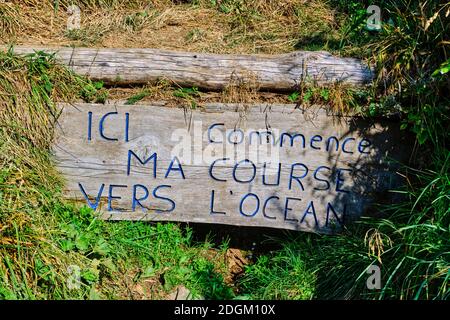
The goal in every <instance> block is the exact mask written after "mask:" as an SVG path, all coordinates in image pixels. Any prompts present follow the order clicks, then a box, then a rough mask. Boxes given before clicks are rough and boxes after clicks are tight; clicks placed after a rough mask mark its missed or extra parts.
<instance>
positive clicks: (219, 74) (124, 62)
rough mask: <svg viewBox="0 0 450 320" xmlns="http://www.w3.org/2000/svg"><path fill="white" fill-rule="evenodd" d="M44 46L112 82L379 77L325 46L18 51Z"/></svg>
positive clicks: (81, 70)
mask: <svg viewBox="0 0 450 320" xmlns="http://www.w3.org/2000/svg"><path fill="white" fill-rule="evenodd" d="M3 49H5V48H3ZM40 50H42V51H46V52H52V53H53V52H56V57H57V59H58V60H59V61H60V62H62V63H64V64H66V65H68V66H69V67H70V68H72V69H73V70H74V71H75V72H76V73H78V74H81V75H86V76H89V77H90V78H92V79H94V80H102V81H104V82H106V83H110V84H144V83H147V82H153V81H157V80H159V79H163V78H164V79H169V80H172V81H174V82H175V83H177V84H178V85H180V86H186V87H190V86H197V87H200V88H205V89H212V90H220V89H223V88H224V87H226V86H227V85H228V84H229V83H230V81H232V80H237V79H239V80H240V81H246V82H251V83H254V84H255V85H256V86H258V87H259V88H260V89H263V90H274V91H287V90H293V89H294V88H295V87H296V86H298V84H299V83H300V82H301V81H302V80H306V79H309V80H315V81H317V82H318V83H319V84H331V83H335V82H342V83H346V84H349V85H355V86H361V85H364V84H366V83H369V82H370V81H371V80H372V78H373V72H372V70H371V69H370V68H369V67H368V66H367V65H365V64H364V63H362V62H361V61H360V60H358V59H354V58H340V57H335V56H333V55H331V54H329V53H327V52H324V51H317V52H312V51H311V52H307V51H297V52H292V53H287V54H279V55H218V54H205V53H190V52H177V51H167V50H157V49H117V48H114V49H111V48H101V49H95V48H47V47H23V46H17V47H15V48H14V52H15V53H17V54H29V53H33V52H34V51H40Z"/></svg>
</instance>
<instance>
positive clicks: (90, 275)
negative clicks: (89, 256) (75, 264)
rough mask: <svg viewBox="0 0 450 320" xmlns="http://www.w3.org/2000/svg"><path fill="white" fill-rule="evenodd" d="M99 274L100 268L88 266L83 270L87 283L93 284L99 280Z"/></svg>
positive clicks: (83, 276)
mask: <svg viewBox="0 0 450 320" xmlns="http://www.w3.org/2000/svg"><path fill="white" fill-rule="evenodd" d="M99 274H100V272H99V271H98V269H94V268H88V269H85V270H83V272H81V278H82V279H83V280H85V281H86V282H87V283H89V284H92V283H94V282H97V281H98V279H99Z"/></svg>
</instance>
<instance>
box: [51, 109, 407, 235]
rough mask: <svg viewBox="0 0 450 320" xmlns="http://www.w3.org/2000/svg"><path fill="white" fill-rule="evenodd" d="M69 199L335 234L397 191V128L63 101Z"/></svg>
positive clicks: (174, 216) (147, 213)
mask: <svg viewBox="0 0 450 320" xmlns="http://www.w3.org/2000/svg"><path fill="white" fill-rule="evenodd" d="M61 107H62V113H61V116H60V118H59V124H58V126H57V132H56V136H55V143H54V154H55V160H56V164H57V167H58V169H59V170H60V172H61V173H62V174H63V176H64V178H65V180H66V183H65V191H64V192H65V195H66V196H67V197H68V198H70V199H74V200H77V201H80V202H81V203H84V204H85V205H87V206H89V207H91V208H92V209H95V210H99V211H100V212H101V216H102V218H104V219H112V220H152V221H184V222H199V223H216V224H230V225H241V226H258V227H270V228H281V229H290V230H303V231H311V232H321V233H332V232H334V231H338V230H339V229H340V228H341V227H342V225H343V224H345V223H347V222H349V221H351V220H353V219H356V218H358V217H359V216H360V215H361V214H362V213H363V211H364V210H365V209H366V208H367V207H368V205H369V204H370V203H371V201H373V200H374V197H376V196H377V194H378V195H379V194H380V192H383V191H385V190H387V189H388V188H390V187H392V186H393V183H394V182H395V174H394V172H395V166H394V163H393V161H392V159H394V158H396V159H398V157H399V156H400V155H402V154H405V150H404V147H405V144H404V143H403V142H402V139H403V138H402V136H401V135H400V134H399V132H398V131H397V128H398V124H394V125H393V124H390V123H389V122H385V123H383V124H380V123H370V122H368V121H365V120H363V119H360V118H352V117H335V116H330V115H327V113H326V111H325V110H324V109H321V108H311V109H308V110H307V111H305V110H301V109H299V108H296V107H295V105H251V106H244V105H237V104H213V105H207V106H205V107H204V108H202V109H199V110H187V109H183V108H170V107H165V106H164V105H163V104H159V105H158V104H156V103H155V104H154V105H148V106H141V105H139V106H129V105H128V106H127V105H95V104H75V105H68V104H67V105H62V106H61Z"/></svg>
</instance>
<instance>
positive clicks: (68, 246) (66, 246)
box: [60, 239, 75, 252]
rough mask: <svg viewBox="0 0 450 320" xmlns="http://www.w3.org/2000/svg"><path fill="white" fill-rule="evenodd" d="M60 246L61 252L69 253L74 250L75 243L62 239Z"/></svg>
mask: <svg viewBox="0 0 450 320" xmlns="http://www.w3.org/2000/svg"><path fill="white" fill-rule="evenodd" d="M60 246H61V249H62V250H63V251H66V252H67V251H71V250H73V249H74V248H75V243H73V241H72V240H68V239H63V240H61V242H60Z"/></svg>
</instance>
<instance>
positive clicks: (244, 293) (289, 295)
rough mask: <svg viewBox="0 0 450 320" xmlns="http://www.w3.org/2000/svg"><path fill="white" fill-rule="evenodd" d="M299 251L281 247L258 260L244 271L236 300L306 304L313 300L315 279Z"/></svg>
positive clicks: (288, 246) (290, 247)
mask: <svg viewBox="0 0 450 320" xmlns="http://www.w3.org/2000/svg"><path fill="white" fill-rule="evenodd" d="M305 257H306V256H305V255H304V253H303V252H302V251H300V250H298V248H296V247H295V246H292V245H285V246H284V247H283V249H281V250H278V251H275V252H273V253H271V254H270V255H263V256H261V257H259V258H258V259H257V261H256V263H254V264H252V265H249V266H247V267H246V269H245V276H244V277H243V279H242V280H241V281H240V289H241V293H240V298H248V299H278V300H280V299H281V300H309V299H312V298H313V297H314V293H315V287H316V283H315V282H316V276H315V274H314V270H312V269H310V268H309V266H308V263H307V259H305Z"/></svg>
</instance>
